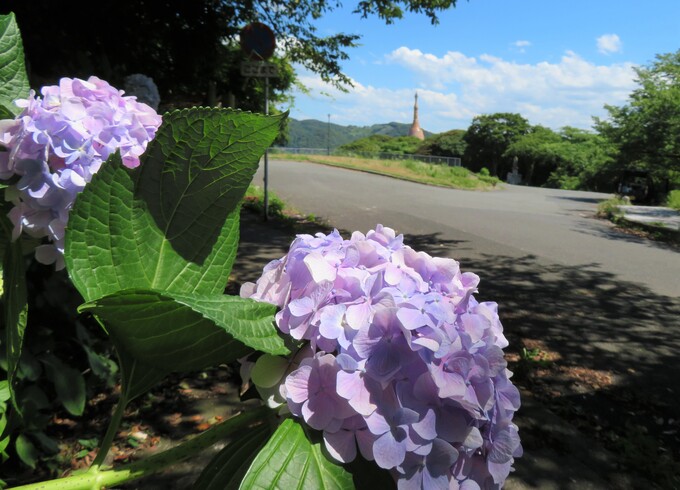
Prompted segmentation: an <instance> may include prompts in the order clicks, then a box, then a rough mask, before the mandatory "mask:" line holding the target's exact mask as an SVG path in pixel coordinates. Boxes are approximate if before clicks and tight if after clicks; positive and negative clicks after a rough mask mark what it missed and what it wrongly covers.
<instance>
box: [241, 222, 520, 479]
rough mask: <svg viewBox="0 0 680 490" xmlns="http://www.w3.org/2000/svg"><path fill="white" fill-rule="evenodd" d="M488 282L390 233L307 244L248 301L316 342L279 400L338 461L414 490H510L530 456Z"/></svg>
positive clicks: (270, 270)
mask: <svg viewBox="0 0 680 490" xmlns="http://www.w3.org/2000/svg"><path fill="white" fill-rule="evenodd" d="M478 283H479V277H478V276H477V275H475V274H473V273H470V272H466V273H462V272H461V271H460V268H459V264H458V262H456V261H455V260H453V259H447V258H433V257H431V256H430V255H428V254H426V253H424V252H416V251H415V250H413V249H412V248H410V247H408V246H405V245H404V243H403V236H402V235H399V236H397V235H395V232H394V230H392V229H390V228H387V227H383V226H380V225H379V226H377V227H376V229H375V230H372V231H370V232H369V233H368V234H366V235H364V234H362V233H359V232H355V233H354V234H352V237H351V239H349V240H345V239H343V238H342V237H341V236H340V234H339V233H338V232H337V231H334V232H333V233H331V234H329V235H324V234H321V233H319V234H317V235H316V236H311V235H299V236H298V237H297V239H296V240H295V241H294V242H293V244H292V245H291V247H290V250H289V252H288V254H287V255H286V256H285V257H283V258H282V259H280V260H276V261H273V262H271V263H270V264H268V265H267V266H266V267H265V269H264V273H263V275H262V277H261V278H260V279H259V280H258V281H257V283H256V284H253V283H248V284H245V285H244V286H243V288H242V290H241V296H244V297H250V298H254V299H257V300H261V301H267V302H270V303H273V304H276V305H278V306H279V307H280V311H279V312H278V313H277V315H276V324H277V326H278V328H279V329H280V330H281V331H282V332H283V333H285V334H288V335H290V336H291V337H293V338H294V339H297V340H301V341H308V343H307V342H305V350H306V351H307V352H309V353H308V354H307V356H306V357H305V358H303V359H302V360H300V359H299V357H300V356H299V355H298V356H297V359H296V361H295V363H294V364H292V366H291V368H289V371H290V372H288V373H287V375H286V376H283V377H282V378H281V379H282V381H281V385H280V388H279V390H280V394H281V395H282V396H283V398H285V400H286V402H287V407H288V409H289V410H290V412H291V413H292V414H293V415H295V416H297V417H301V418H303V419H304V421H305V422H306V423H307V424H308V425H309V426H311V427H312V428H314V429H318V430H320V431H323V438H324V442H325V446H326V448H327V449H328V451H329V453H330V454H331V456H332V457H333V458H335V459H337V460H338V461H340V462H349V461H351V460H353V459H354V458H355V457H356V455H357V449H358V451H359V452H360V453H361V455H363V456H364V457H365V458H366V459H368V460H371V461H375V463H376V464H377V465H378V466H380V467H381V468H385V469H388V470H390V471H391V472H392V474H393V475H394V477H395V479H396V480H397V482H398V487H399V488H400V489H417V488H426V489H455V488H461V489H465V490H471V489H476V488H485V489H486V488H500V487H501V486H502V485H503V483H504V481H505V479H506V478H507V476H508V474H509V472H510V471H511V469H512V464H513V461H514V458H515V457H518V456H520V455H521V453H522V448H521V445H520V440H519V435H518V429H517V426H516V425H514V424H513V423H512V418H513V415H514V413H515V411H516V410H517V409H518V408H519V406H520V396H519V391H518V390H517V388H516V387H515V386H513V384H512V383H511V382H510V380H509V377H510V376H511V374H512V373H511V372H510V371H508V370H507V368H506V362H505V360H504V357H503V351H502V349H503V348H504V347H506V346H507V345H508V342H507V340H506V338H505V337H504V335H503V327H502V325H501V323H500V320H499V317H498V313H497V305H496V303H490V302H483V303H480V302H478V301H477V300H476V299H475V298H474V296H473V293H475V292H476V290H477V289H476V288H477V284H478Z"/></svg>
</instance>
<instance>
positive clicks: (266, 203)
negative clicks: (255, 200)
mask: <svg viewBox="0 0 680 490" xmlns="http://www.w3.org/2000/svg"><path fill="white" fill-rule="evenodd" d="M264 113H265V115H269V77H265V78H264ZM268 185H269V149H266V150H264V220H265V221H267V220H268V219H269V191H268Z"/></svg>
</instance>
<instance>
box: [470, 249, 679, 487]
mask: <svg viewBox="0 0 680 490" xmlns="http://www.w3.org/2000/svg"><path fill="white" fill-rule="evenodd" d="M464 265H465V267H464V268H465V270H472V271H475V272H477V273H478V274H479V275H480V276H481V277H482V282H481V284H480V286H479V289H480V293H479V295H478V298H479V299H480V300H492V301H496V302H498V303H499V305H500V308H499V309H500V315H501V320H502V321H503V324H504V327H505V331H506V335H507V336H508V338H509V340H510V342H511V347H510V350H513V349H514V350H515V351H516V352H518V351H520V349H521V347H522V346H529V347H533V346H536V345H540V346H541V349H542V350H545V351H546V352H548V353H552V354H554V355H555V357H556V359H557V360H556V361H554V363H553V366H552V368H551V369H543V370H542V372H541V376H540V377H539V376H536V377H531V376H528V377H527V378H525V379H521V380H519V382H520V384H522V385H523V386H524V387H525V388H527V389H529V390H531V391H533V392H536V394H537V395H538V396H540V397H541V398H542V400H543V401H544V402H546V403H548V404H549V405H550V406H552V408H553V409H554V410H556V411H557V412H558V413H560V415H561V416H564V417H565V418H566V419H567V420H568V421H569V422H570V423H571V424H573V425H574V426H576V427H579V428H580V429H581V430H582V431H585V432H586V433H589V434H590V435H591V436H592V435H594V434H595V433H596V431H600V433H601V434H609V433H614V434H618V435H615V436H612V437H614V438H616V437H619V438H623V439H620V441H619V442H621V443H622V444H623V443H624V442H625V438H626V437H629V436H630V435H631V433H632V432H634V433H635V434H634V435H636V438H633V439H632V440H630V441H629V444H630V445H633V446H634V445H638V446H639V445H641V444H647V443H649V441H650V440H653V441H654V443H655V446H654V447H653V450H654V451H655V452H656V451H657V450H658V449H659V448H661V447H663V448H664V450H665V451H670V453H671V454H673V451H675V454H678V452H679V451H680V439H679V438H678V431H677V429H678V427H677V422H675V423H673V421H678V420H679V419H680V407H679V406H678V404H677V403H676V402H675V400H677V398H678V396H679V395H680V357H679V356H678V353H679V352H680V299H678V298H671V297H666V296H660V295H657V294H654V293H652V292H651V291H650V290H649V289H647V288H646V287H644V286H641V285H638V284H633V283H630V282H624V281H620V280H618V279H617V278H616V276H614V275H613V274H611V273H608V272H606V271H602V270H598V268H597V264H583V265H581V266H578V267H568V266H563V265H544V264H541V263H539V262H538V261H537V259H536V257H535V256H532V255H526V256H524V257H521V258H519V259H518V258H512V257H503V256H489V255H486V256H483V258H481V259H474V258H473V259H470V260H465V263H464ZM525 361H526V359H525ZM529 363H531V361H530V360H529ZM520 412H521V411H520ZM520 428H521V427H520ZM533 441H534V443H539V444H540V443H543V444H545V441H541V437H535V438H534V440H533ZM603 442H604V443H609V442H612V441H611V440H603ZM610 446H611V445H610ZM614 446H617V445H616V444H614ZM617 447H618V446H617ZM622 448H623V449H624V452H626V451H627V452H628V453H629V454H628V456H631V457H635V458H636V460H637V466H638V469H639V470H641V471H643V472H649V473H648V474H654V473H657V476H659V477H660V478H667V477H669V476H668V475H664V474H661V475H658V474H659V469H660V467H661V462H660V460H659V459H657V458H656V456H657V455H656V454H649V455H648V456H647V458H648V459H647V460H646V461H640V458H639V455H638V454H637V453H636V452H635V450H634V447H633V448H632V449H631V447H629V445H628V443H626V445H623V446H622ZM558 449H559V448H558ZM551 450H555V447H551ZM528 451H531V448H528ZM659 454H660V453H659ZM529 461H530V459H528V460H527V463H528V462H529ZM521 464H524V463H520V465H521ZM605 470H606V467H605V466H604V465H601V469H600V471H599V473H600V475H601V474H602V472H603V471H605ZM666 470H667V471H668V472H670V473H672V472H673V471H677V469H676V470H672V469H670V468H666ZM611 472H612V474H611V475H607V476H609V477H611V481H613V480H616V479H617V478H619V479H620V476H621V475H620V473H621V471H620V470H616V469H615V468H612V469H611ZM664 482H665V483H667V481H666V480H664ZM664 482H661V483H662V484H663V483H664Z"/></svg>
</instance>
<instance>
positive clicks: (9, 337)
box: [0, 213, 28, 413]
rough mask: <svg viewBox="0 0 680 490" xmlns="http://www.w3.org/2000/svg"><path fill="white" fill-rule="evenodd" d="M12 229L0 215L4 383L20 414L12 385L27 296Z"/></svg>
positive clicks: (23, 273)
mask: <svg viewBox="0 0 680 490" xmlns="http://www.w3.org/2000/svg"><path fill="white" fill-rule="evenodd" d="M11 227H12V225H11V223H10V222H9V220H8V219H7V217H6V216H5V215H4V213H2V214H1V215H0V241H2V243H3V245H4V247H3V248H4V257H3V258H2V300H3V305H4V308H3V310H4V311H3V314H4V322H5V339H4V343H5V348H6V349H7V381H8V389H9V390H10V394H11V398H12V404H13V405H14V408H15V409H16V410H17V412H19V413H21V409H20V406H19V404H18V403H17V398H16V393H15V392H14V385H15V381H16V376H17V370H18V368H19V360H20V359H21V351H22V347H23V343H24V332H25V330H26V320H27V316H28V302H27V296H26V275H25V271H24V256H23V253H22V248H21V240H16V241H14V242H10V241H9V238H10V237H11V229H12V228H11Z"/></svg>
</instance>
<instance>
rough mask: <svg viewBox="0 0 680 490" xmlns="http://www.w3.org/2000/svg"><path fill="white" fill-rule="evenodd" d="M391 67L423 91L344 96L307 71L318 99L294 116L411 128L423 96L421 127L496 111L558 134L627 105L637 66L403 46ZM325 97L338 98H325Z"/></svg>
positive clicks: (439, 127)
mask: <svg viewBox="0 0 680 490" xmlns="http://www.w3.org/2000/svg"><path fill="white" fill-rule="evenodd" d="M385 63H386V64H391V65H393V66H395V65H396V66H398V67H400V68H401V69H403V70H404V72H405V73H404V75H405V76H404V77H403V78H404V79H407V80H409V79H410V80H415V86H409V87H404V88H396V89H389V88H383V87H376V86H372V85H364V84H362V83H361V82H360V81H355V87H354V88H353V89H350V91H349V92H348V93H343V92H340V91H338V90H337V89H334V88H332V87H330V86H328V85H327V84H324V83H323V82H322V81H321V80H320V79H319V78H318V76H316V75H314V74H312V73H309V72H299V76H300V79H301V81H302V83H303V84H304V85H306V86H307V87H308V88H309V89H310V91H311V95H309V96H306V95H301V94H299V95H298V96H297V97H298V105H299V106H300V107H299V108H294V109H293V117H296V118H310V117H311V118H316V119H322V120H325V117H326V114H328V113H331V114H332V120H333V122H336V123H338V124H353V125H369V124H375V123H386V122H390V121H399V122H406V123H408V122H410V121H411V119H412V117H413V94H414V92H415V90H416V89H417V90H418V95H419V98H418V103H419V108H420V111H419V116H420V123H421V126H422V127H423V128H425V129H427V130H429V131H433V132H441V131H447V130H449V129H455V128H466V127H467V126H468V125H469V124H470V121H471V120H472V118H473V117H474V116H475V115H478V114H488V113H494V112H518V113H520V114H522V115H523V116H525V117H526V118H527V119H529V121H530V122H531V123H532V124H543V125H545V126H549V127H552V128H555V129H557V128H559V127H562V126H566V125H569V126H576V127H581V128H589V127H591V125H592V116H605V115H606V112H605V111H604V109H603V106H604V105H605V104H612V105H621V104H623V103H625V101H626V99H627V97H628V95H629V94H630V92H631V91H632V90H633V88H634V87H635V82H634V77H635V73H634V71H633V64H631V63H618V64H611V65H596V64H594V63H592V62H589V61H586V60H584V59H583V58H581V57H580V56H578V55H577V54H576V53H574V52H571V51H568V52H566V53H565V54H564V55H563V56H562V58H561V59H560V60H559V61H557V62H554V63H551V62H547V61H543V62H539V63H535V64H528V63H517V62H512V61H506V60H504V59H501V58H498V57H495V56H490V55H482V56H480V57H479V58H475V57H469V56H466V55H464V54H463V53H460V52H456V51H450V52H448V53H446V54H444V55H442V56H436V55H434V54H431V53H424V52H422V51H420V50H417V49H410V48H407V47H401V48H399V49H396V50H394V51H393V52H392V53H390V54H389V55H387V57H386V59H385ZM324 92H325V93H327V94H330V96H331V97H332V98H330V99H329V98H328V97H327V96H325V97H320V96H319V95H318V94H320V93H324ZM315 94H316V95H315ZM310 97H311V98H312V99H313V100H310ZM317 107H319V108H320V109H317ZM305 111H307V112H305ZM316 111H319V112H320V114H318V115H317V114H316Z"/></svg>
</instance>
